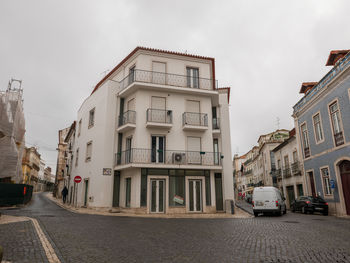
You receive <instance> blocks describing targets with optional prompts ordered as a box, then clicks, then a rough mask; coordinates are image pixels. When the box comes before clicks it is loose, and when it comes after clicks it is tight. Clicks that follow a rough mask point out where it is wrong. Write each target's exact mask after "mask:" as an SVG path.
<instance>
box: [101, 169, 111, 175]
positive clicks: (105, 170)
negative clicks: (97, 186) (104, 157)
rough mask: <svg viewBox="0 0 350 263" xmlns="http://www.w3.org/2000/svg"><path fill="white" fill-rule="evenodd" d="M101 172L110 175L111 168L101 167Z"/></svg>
mask: <svg viewBox="0 0 350 263" xmlns="http://www.w3.org/2000/svg"><path fill="white" fill-rule="evenodd" d="M102 172H103V175H112V169H111V168H103V170H102Z"/></svg>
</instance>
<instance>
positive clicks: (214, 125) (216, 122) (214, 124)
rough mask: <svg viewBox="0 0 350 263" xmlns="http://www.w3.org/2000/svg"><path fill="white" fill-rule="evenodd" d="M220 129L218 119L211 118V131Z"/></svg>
mask: <svg viewBox="0 0 350 263" xmlns="http://www.w3.org/2000/svg"><path fill="white" fill-rule="evenodd" d="M218 129H220V119H219V118H213V130H218Z"/></svg>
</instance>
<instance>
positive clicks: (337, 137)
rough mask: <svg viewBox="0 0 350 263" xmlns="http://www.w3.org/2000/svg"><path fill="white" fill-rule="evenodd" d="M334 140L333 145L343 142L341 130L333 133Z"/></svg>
mask: <svg viewBox="0 0 350 263" xmlns="http://www.w3.org/2000/svg"><path fill="white" fill-rule="evenodd" d="M334 141H335V146H339V145H342V144H344V136H343V132H338V133H336V134H334Z"/></svg>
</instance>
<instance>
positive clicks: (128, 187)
mask: <svg viewBox="0 0 350 263" xmlns="http://www.w3.org/2000/svg"><path fill="white" fill-rule="evenodd" d="M130 203H131V178H126V179H125V207H130Z"/></svg>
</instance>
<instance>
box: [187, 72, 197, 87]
mask: <svg viewBox="0 0 350 263" xmlns="http://www.w3.org/2000/svg"><path fill="white" fill-rule="evenodd" d="M186 71H187V87H190V88H196V89H199V70H198V68H186Z"/></svg>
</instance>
